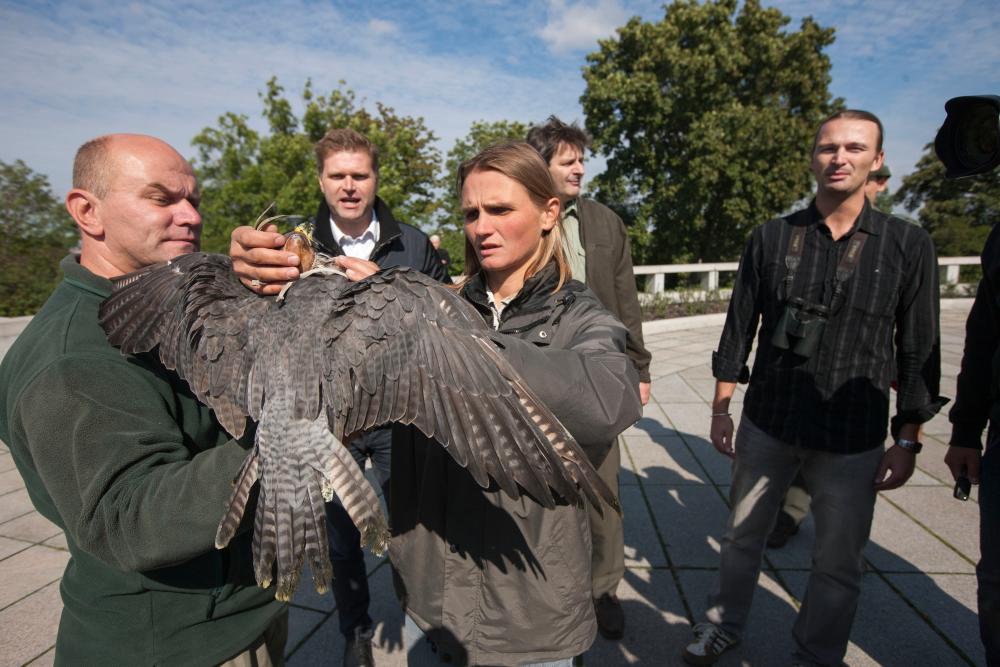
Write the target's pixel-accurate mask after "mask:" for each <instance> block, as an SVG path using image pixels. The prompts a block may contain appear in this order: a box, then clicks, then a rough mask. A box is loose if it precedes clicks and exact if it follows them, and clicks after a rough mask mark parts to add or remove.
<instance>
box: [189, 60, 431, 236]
mask: <svg viewBox="0 0 1000 667" xmlns="http://www.w3.org/2000/svg"><path fill="white" fill-rule="evenodd" d="M260 98H261V101H262V102H263V106H264V109H263V112H262V115H263V117H264V118H265V119H266V120H267V125H268V127H267V132H266V133H263V134H262V133H260V132H258V131H256V130H254V129H253V128H252V127H250V123H249V119H248V118H247V117H246V116H245V115H242V114H235V113H226V114H223V115H222V116H221V117H220V118H219V121H218V124H217V126H216V127H206V128H205V129H204V130H202V131H201V132H200V133H199V134H198V135H197V136H196V137H195V138H194V139H193V140H192V144H193V145H194V146H195V148H196V150H197V157H196V158H195V161H194V164H195V170H196V171H197V174H198V179H199V181H200V182H201V188H202V193H203V197H202V201H203V204H202V213H203V215H204V216H205V229H204V230H203V233H202V246H203V248H204V249H205V250H210V251H215V252H225V251H227V250H228V248H229V235H230V233H231V232H232V230H233V228H234V227H237V226H239V225H245V224H251V223H253V221H254V220H255V219H256V218H257V216H258V215H259V214H260V212H261V211H263V210H264V209H265V208H266V207H267V206H268V204H270V203H271V202H272V201H273V202H275V210H276V212H278V213H285V214H292V215H304V216H308V217H312V215H313V214H314V213H315V210H316V205H317V202H318V201H319V198H320V196H321V194H320V190H319V185H318V184H317V180H316V164H315V158H314V155H313V144H315V143H316V142H317V141H318V140H319V139H320V138H322V137H323V135H324V134H325V133H326V132H327V131H328V130H330V129H332V128H335V127H350V128H352V129H355V130H357V131H358V132H361V133H362V134H365V135H367V136H368V138H369V139H371V140H372V142H373V143H374V144H375V145H376V146H378V148H379V151H380V157H379V189H378V194H379V196H380V197H381V198H382V199H383V200H384V201H385V202H386V203H387V204H388V205H389V207H390V208H392V210H393V212H394V213H395V214H396V215H397V216H399V218H400V219H401V220H403V221H405V222H409V223H411V224H415V225H418V226H422V225H427V224H429V223H430V222H431V216H432V214H433V212H434V211H435V209H436V205H437V201H436V198H435V191H434V186H435V183H436V182H435V175H436V173H437V169H438V165H439V163H440V159H441V156H440V152H439V151H438V150H437V148H435V146H434V142H435V141H436V137H435V136H434V134H433V132H431V131H430V130H428V129H427V127H426V125H424V120H423V118H411V117H409V116H400V115H398V114H397V113H396V112H395V111H394V110H393V109H392V108H391V107H388V106H385V105H384V104H381V103H378V102H376V103H375V111H374V112H371V111H369V110H368V109H366V108H365V107H364V105H363V102H358V101H357V99H356V97H355V94H354V92H353V91H352V90H351V89H349V88H347V87H346V84H345V83H344V82H343V81H341V82H340V84H339V87H338V88H336V89H334V90H333V91H331V92H330V93H329V94H328V95H316V94H315V93H314V92H313V89H312V83H311V82H310V81H307V82H306V84H305V86H304V88H303V91H302V103H303V106H304V111H303V112H302V116H301V118H299V117H297V116H296V115H295V111H294V109H293V107H292V103H291V102H290V101H289V100H288V99H287V98H286V97H285V96H284V88H283V87H282V86H281V85H280V84H279V83H278V80H277V78H275V77H272V78H271V79H270V80H269V81H268V82H267V85H266V88H265V90H264V91H263V92H261V93H260Z"/></svg>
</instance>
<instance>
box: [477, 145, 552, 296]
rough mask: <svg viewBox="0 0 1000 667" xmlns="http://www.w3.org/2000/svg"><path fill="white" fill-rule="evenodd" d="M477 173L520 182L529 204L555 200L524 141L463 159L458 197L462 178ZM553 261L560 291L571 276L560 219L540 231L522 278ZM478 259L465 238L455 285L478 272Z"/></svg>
mask: <svg viewBox="0 0 1000 667" xmlns="http://www.w3.org/2000/svg"><path fill="white" fill-rule="evenodd" d="M477 171H495V172H498V173H501V174H503V175H504V176H506V177H507V178H509V179H511V180H513V181H516V182H517V183H519V184H520V185H521V186H522V187H523V188H524V189H525V190H526V191H527V192H528V197H529V198H530V199H531V201H532V203H534V204H535V206H537V207H538V208H539V210H542V209H544V208H545V207H546V206H548V203H549V202H550V201H551V200H552V199H553V198H555V199H558V198H559V195H558V193H557V191H556V186H555V183H554V182H553V181H552V176H551V174H549V168H548V167H547V166H545V162H544V161H543V160H542V156H541V155H539V154H538V151H536V150H535V149H534V148H532V147H531V145H530V144H527V143H525V142H523V141H513V142H508V143H502V144H496V145H494V146H490V147H489V148H486V149H484V150H482V151H480V152H479V154H478V155H476V156H475V157H473V158H471V159H469V160H466V161H465V162H463V163H462V166H461V167H459V169H458V192H459V193H460V194H459V196H461V192H462V187H463V186H464V185H465V179H466V178H468V177H469V176H470V175H471V174H473V173H475V172H477ZM551 261H555V263H556V267H558V270H559V283H558V284H557V285H556V288H555V290H553V291H554V292H557V291H559V289H560V288H561V287H562V286H563V284H564V283H565V282H566V281H567V280H569V279H570V278H571V277H572V275H571V272H570V268H569V262H568V261H567V260H566V254H565V252H564V251H563V231H562V219H561V216H560V218H559V219H557V220H556V224H555V225H553V226H552V229H550V230H547V231H545V230H543V231H542V239H541V243H540V244H539V246H538V249H537V250H536V251H535V256H534V257H533V258H532V260H531V263H530V264H529V265H528V270H527V271H526V272H525V274H524V277H525V279H528V278H530V277H531V276H533V275H535V274H536V273H538V272H539V271H541V270H542V268H543V267H545V266H547V265H548V263H549V262H551ZM480 268H481V267H480V265H479V257H478V255H476V249H475V248H474V247H473V246H472V242H471V241H469V238H468V237H466V239H465V270H464V271H463V273H462V276H461V278H460V280H459V282H458V284H459V285H462V284H464V283H465V282H466V281H467V280H468V279H469V278H471V277H472V276H474V275H476V274H477V273H479V270H480Z"/></svg>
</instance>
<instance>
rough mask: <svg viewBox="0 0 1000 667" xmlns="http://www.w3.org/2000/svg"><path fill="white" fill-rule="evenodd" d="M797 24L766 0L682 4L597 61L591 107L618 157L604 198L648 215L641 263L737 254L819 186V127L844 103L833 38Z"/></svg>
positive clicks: (611, 156)
mask: <svg viewBox="0 0 1000 667" xmlns="http://www.w3.org/2000/svg"><path fill="white" fill-rule="evenodd" d="M788 22H789V19H788V17H786V16H785V15H783V14H782V13H781V12H780V11H779V10H777V9H774V8H763V7H761V5H760V2H759V0H747V1H746V2H744V3H739V2H737V0H707V1H706V2H704V3H699V2H697V1H696V0H680V1H678V2H675V3H673V4H670V5H669V6H667V7H666V8H665V15H664V18H663V20H662V21H659V22H657V23H649V22H644V21H642V20H640V19H639V18H633V19H632V20H630V21H629V22H628V23H627V24H626V25H625V26H623V27H621V28H619V29H618V34H617V37H615V38H612V39H608V40H603V41H602V42H601V43H600V50H599V51H597V52H595V53H591V54H590V55H588V56H587V61H588V65H587V66H586V67H585V68H584V79H585V80H586V84H587V85H586V90H585V91H584V94H583V96H582V98H581V102H582V104H583V108H584V113H585V115H586V126H587V129H588V131H589V132H590V133H591V135H592V136H593V138H594V147H595V149H596V150H597V151H599V152H602V153H604V154H605V155H606V156H607V169H606V171H605V172H604V173H603V174H601V175H600V176H598V177H597V178H596V179H595V185H596V187H597V193H596V194H597V197H598V198H599V199H601V200H602V201H604V202H605V203H608V204H609V205H611V206H613V207H614V208H615V209H616V210H619V211H622V212H624V213H625V214H626V217H627V218H633V219H635V220H637V221H639V222H640V223H641V224H637V225H633V226H632V230H633V231H632V234H633V243H634V244H635V246H636V251H637V252H636V253H634V254H636V255H637V257H636V259H637V260H645V261H651V262H668V261H675V262H690V261H697V260H705V261H709V260H728V259H732V258H734V257H737V256H738V255H739V253H740V251H741V249H742V247H743V245H744V243H745V241H746V238H747V235H748V234H749V232H750V231H751V229H752V228H753V227H754V226H755V225H758V224H760V223H761V222H763V221H764V220H767V219H768V218H770V217H773V216H774V215H776V214H779V213H781V212H782V211H784V210H787V209H788V208H789V207H791V206H792V205H793V204H794V203H795V202H797V201H799V200H801V199H802V198H804V197H806V196H807V195H808V194H809V192H810V188H811V181H810V177H809V171H808V168H807V167H808V164H809V153H810V148H811V144H812V139H813V133H814V132H815V131H816V126H817V125H818V123H819V122H820V121H821V120H822V119H823V118H824V117H825V116H826V115H827V114H828V113H829V112H831V111H832V109H833V108H834V107H835V106H837V105H838V104H839V100H832V99H831V97H830V92H829V83H830V59H829V58H828V57H827V55H826V54H825V53H824V52H823V49H824V48H825V47H827V46H829V45H830V44H831V43H833V39H834V37H833V29H831V28H822V27H820V26H819V25H818V24H817V23H816V22H815V21H813V20H812V19H811V18H805V19H803V21H802V24H801V26H800V28H799V30H798V31H788V30H786V29H785V26H786V25H787V24H788Z"/></svg>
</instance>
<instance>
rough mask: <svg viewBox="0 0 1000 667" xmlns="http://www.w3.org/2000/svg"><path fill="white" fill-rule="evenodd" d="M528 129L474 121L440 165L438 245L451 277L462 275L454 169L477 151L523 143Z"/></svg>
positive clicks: (462, 239) (461, 234) (462, 247)
mask: <svg viewBox="0 0 1000 667" xmlns="http://www.w3.org/2000/svg"><path fill="white" fill-rule="evenodd" d="M530 127H531V126H530V125H527V124H525V123H522V122H520V121H516V120H515V121H508V120H496V121H485V120H478V121H475V122H473V123H472V125H471V126H470V127H469V133H468V134H466V135H465V136H464V137H461V138H459V139H456V140H455V145H454V146H452V147H451V149H450V150H449V151H448V156H447V158H446V159H445V163H444V173H443V174H442V175H441V178H440V179H439V180H438V188H439V190H440V192H442V193H443V194H442V200H441V202H440V205H439V208H438V211H439V215H440V218H439V220H438V230H439V231H438V234H440V235H441V245H442V246H443V247H444V248H445V250H447V251H448V253H449V254H450V255H451V268H450V271H451V273H452V275H457V274H459V273H461V272H462V269H463V268H464V266H465V234H464V232H463V231H462V202H461V195H462V193H461V192H459V191H458V168H459V167H461V166H462V163H463V162H465V161H466V160H468V159H470V158H472V157H474V156H475V155H476V154H477V153H479V151H481V150H483V149H484V148H487V147H489V146H492V145H493V144H496V143H500V142H503V141H524V138H525V137H526V136H527V134H528V130H529V129H530Z"/></svg>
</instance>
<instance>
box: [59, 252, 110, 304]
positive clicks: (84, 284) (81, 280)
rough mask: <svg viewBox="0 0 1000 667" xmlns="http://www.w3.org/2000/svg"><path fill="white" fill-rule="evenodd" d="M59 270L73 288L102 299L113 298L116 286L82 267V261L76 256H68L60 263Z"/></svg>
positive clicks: (64, 279)
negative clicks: (112, 293)
mask: <svg viewBox="0 0 1000 667" xmlns="http://www.w3.org/2000/svg"><path fill="white" fill-rule="evenodd" d="M59 268H60V269H62V272H63V281H65V282H67V283H69V284H70V285H72V286H73V287H76V288H79V289H82V290H84V291H85V292H90V293H91V294H96V295H97V296H99V297H101V298H102V299H106V298H108V297H109V296H111V292H112V291H114V286H113V285H112V284H111V281H110V280H108V279H107V278H102V277H101V276H98V275H95V274H94V273H91V272H90V270H89V269H85V268H83V267H82V266H80V259H79V258H78V257H77V256H76V255H66V256H65V257H63V258H62V261H60V262H59Z"/></svg>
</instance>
